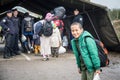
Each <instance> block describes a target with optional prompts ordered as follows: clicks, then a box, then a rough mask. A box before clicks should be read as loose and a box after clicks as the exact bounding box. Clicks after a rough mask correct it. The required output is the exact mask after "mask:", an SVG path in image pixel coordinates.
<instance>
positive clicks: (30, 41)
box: [0, 9, 64, 60]
mask: <svg viewBox="0 0 120 80" xmlns="http://www.w3.org/2000/svg"><path fill="white" fill-rule="evenodd" d="M18 14H19V12H18V10H17V9H13V10H8V11H7V12H6V16H5V17H4V18H3V19H2V20H1V21H0V26H1V27H2V30H3V31H4V36H5V47H4V53H3V58H4V59H9V58H11V57H13V56H16V55H20V53H21V52H24V53H28V54H29V53H35V55H40V54H41V55H42V56H43V60H49V56H50V55H52V57H54V56H56V57H58V49H59V47H60V46H62V39H61V38H62V31H63V29H64V28H63V26H64V23H63V21H62V20H61V19H59V18H58V17H57V16H55V15H54V14H52V13H50V12H49V13H47V14H46V16H45V18H43V19H42V20H39V21H37V22H35V21H34V18H33V17H32V16H30V15H29V13H28V12H26V13H24V15H23V17H22V19H21V18H20V17H18ZM47 22H50V24H51V25H52V28H53V29H52V34H51V35H50V36H45V35H44V34H43V32H40V31H41V30H43V27H44V26H45V25H48V24H46V23H47ZM38 27H39V28H41V29H39V28H38ZM19 42H20V43H21V47H22V49H21V48H20V46H19ZM21 50H22V51H21Z"/></svg>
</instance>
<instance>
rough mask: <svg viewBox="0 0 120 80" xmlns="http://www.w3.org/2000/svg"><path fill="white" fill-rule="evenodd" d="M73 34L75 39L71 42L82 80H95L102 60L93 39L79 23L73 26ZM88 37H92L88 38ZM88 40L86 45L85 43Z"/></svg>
mask: <svg viewBox="0 0 120 80" xmlns="http://www.w3.org/2000/svg"><path fill="white" fill-rule="evenodd" d="M71 33H72V35H73V37H74V39H73V40H71V43H72V48H73V53H74V54H75V57H76V62H77V66H78V72H79V73H81V74H82V75H81V80H93V77H94V73H100V59H99V57H98V50H97V46H96V43H95V41H94V39H93V38H91V37H93V36H92V35H91V34H90V33H89V32H87V31H84V29H83V27H82V25H81V24H80V23H78V22H74V23H72V24H71ZM86 36H91V37H87V38H85V37H86ZM85 40H86V43H85Z"/></svg>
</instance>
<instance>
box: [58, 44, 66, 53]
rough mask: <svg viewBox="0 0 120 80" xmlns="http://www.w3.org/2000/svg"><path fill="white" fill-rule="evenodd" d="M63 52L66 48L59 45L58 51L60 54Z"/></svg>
mask: <svg viewBox="0 0 120 80" xmlns="http://www.w3.org/2000/svg"><path fill="white" fill-rule="evenodd" d="M65 52H66V49H65V48H64V47H63V46H60V48H59V50H58V53H59V54H61V53H65Z"/></svg>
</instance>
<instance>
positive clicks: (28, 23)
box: [22, 12, 34, 53]
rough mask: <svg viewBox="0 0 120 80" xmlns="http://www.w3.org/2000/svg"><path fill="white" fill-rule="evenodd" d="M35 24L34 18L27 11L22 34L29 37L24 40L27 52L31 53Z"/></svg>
mask: <svg viewBox="0 0 120 80" xmlns="http://www.w3.org/2000/svg"><path fill="white" fill-rule="evenodd" d="M33 24H34V20H33V18H32V17H31V16H29V13H28V12H26V13H25V14H24V19H23V20H22V34H23V35H24V36H25V37H26V38H27V40H26V41H25V42H23V43H24V45H25V51H27V53H31V50H32V49H33ZM29 43H30V45H29Z"/></svg>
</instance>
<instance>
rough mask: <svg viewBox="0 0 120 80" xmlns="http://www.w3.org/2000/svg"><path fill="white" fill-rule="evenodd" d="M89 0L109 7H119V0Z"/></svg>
mask: <svg viewBox="0 0 120 80" xmlns="http://www.w3.org/2000/svg"><path fill="white" fill-rule="evenodd" d="M91 2H94V3H97V4H102V5H104V6H107V7H108V8H110V9H113V8H119V9H120V0H91Z"/></svg>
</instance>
